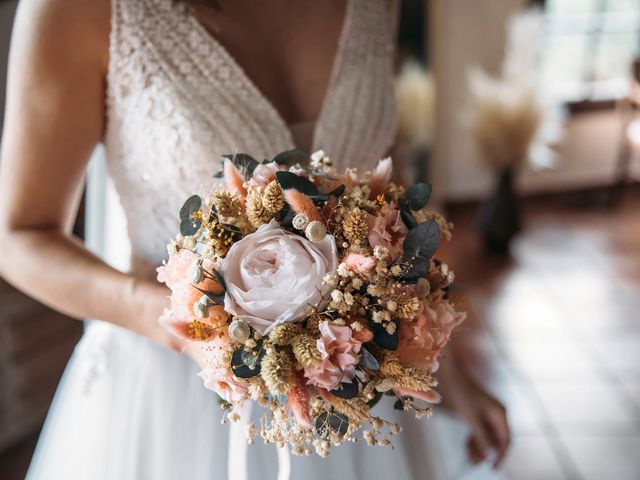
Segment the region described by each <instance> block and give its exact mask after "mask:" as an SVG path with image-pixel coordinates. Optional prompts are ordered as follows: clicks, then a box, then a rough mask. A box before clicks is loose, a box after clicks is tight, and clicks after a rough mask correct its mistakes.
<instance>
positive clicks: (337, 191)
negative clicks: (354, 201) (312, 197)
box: [327, 185, 347, 197]
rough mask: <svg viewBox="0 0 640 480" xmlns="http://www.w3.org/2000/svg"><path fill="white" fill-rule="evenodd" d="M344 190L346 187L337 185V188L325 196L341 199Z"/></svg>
mask: <svg viewBox="0 0 640 480" xmlns="http://www.w3.org/2000/svg"><path fill="white" fill-rule="evenodd" d="M346 188H347V187H345V186H344V185H339V186H338V187H336V188H334V189H333V190H331V191H330V192H329V193H327V195H329V196H331V197H341V196H342V194H343V193H344V191H345V189H346Z"/></svg>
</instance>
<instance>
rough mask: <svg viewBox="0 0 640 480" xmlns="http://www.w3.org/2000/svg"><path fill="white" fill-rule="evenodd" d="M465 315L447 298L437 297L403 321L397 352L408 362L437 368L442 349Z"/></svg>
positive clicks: (425, 368)
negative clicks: (419, 311) (413, 315)
mask: <svg viewBox="0 0 640 480" xmlns="http://www.w3.org/2000/svg"><path fill="white" fill-rule="evenodd" d="M465 318H466V313H464V312H457V311H456V310H455V309H454V308H453V306H452V305H451V304H450V303H449V302H448V301H446V300H444V299H442V298H436V299H435V300H434V301H433V302H432V303H431V304H430V305H429V306H425V307H424V309H423V311H422V313H420V314H419V315H418V316H417V317H416V319H415V320H413V321H409V322H407V321H403V322H401V323H400V329H399V331H398V350H397V351H396V355H397V356H398V358H399V359H400V360H401V361H403V362H405V363H407V364H409V365H412V366H414V367H417V368H421V369H423V370H431V371H436V370H437V369H438V357H439V356H440V353H441V352H442V349H443V348H444V347H445V345H446V344H447V342H448V341H449V338H450V337H451V333H452V332H453V330H454V328H456V327H457V326H458V325H459V324H460V323H462V321H464V319H465Z"/></svg>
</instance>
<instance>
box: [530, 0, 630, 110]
mask: <svg viewBox="0 0 640 480" xmlns="http://www.w3.org/2000/svg"><path fill="white" fill-rule="evenodd" d="M544 4H545V7H544V8H545V32H546V35H545V45H544V47H543V52H544V53H543V58H542V65H543V68H542V75H543V82H544V84H545V86H546V88H547V89H548V91H549V92H550V93H551V94H552V95H553V96H554V97H556V98H558V99H561V100H564V101H566V102H568V103H576V102H602V101H610V100H614V99H616V98H620V97H621V96H623V95H624V94H625V93H626V91H627V87H628V82H629V78H630V76H631V66H632V63H633V61H634V59H635V58H636V56H637V55H638V53H639V52H640V0H546V1H545V2H544Z"/></svg>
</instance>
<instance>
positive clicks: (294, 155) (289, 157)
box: [272, 148, 309, 166]
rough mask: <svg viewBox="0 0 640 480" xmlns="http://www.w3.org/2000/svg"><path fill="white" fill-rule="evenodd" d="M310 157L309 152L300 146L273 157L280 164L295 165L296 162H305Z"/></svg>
mask: <svg viewBox="0 0 640 480" xmlns="http://www.w3.org/2000/svg"><path fill="white" fill-rule="evenodd" d="M308 159H309V154H308V153H307V152H305V151H304V150H301V149H299V148H294V149H293V150H287V151H286V152H280V153H279V154H277V155H276V156H275V157H273V160H272V161H273V162H276V163H277V164H278V165H287V166H290V165H295V164H296V163H305V162H306V161H307V160H308Z"/></svg>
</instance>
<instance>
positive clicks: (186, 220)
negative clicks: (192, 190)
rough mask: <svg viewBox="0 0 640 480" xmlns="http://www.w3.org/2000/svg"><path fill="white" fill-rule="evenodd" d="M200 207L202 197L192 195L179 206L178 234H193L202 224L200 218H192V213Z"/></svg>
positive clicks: (186, 235)
mask: <svg viewBox="0 0 640 480" xmlns="http://www.w3.org/2000/svg"><path fill="white" fill-rule="evenodd" d="M200 207H202V199H201V198H200V197H199V196H198V195H192V196H190V197H189V198H187V200H186V201H185V202H184V204H183V205H182V207H181V208H180V234H182V235H184V236H185V237H188V236H191V235H194V234H195V233H196V232H197V231H198V229H199V228H200V227H201V226H202V220H194V218H193V214H194V213H195V212H197V211H198V210H199V209H200Z"/></svg>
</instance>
